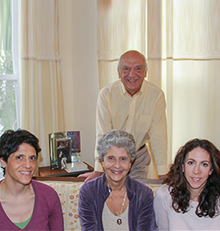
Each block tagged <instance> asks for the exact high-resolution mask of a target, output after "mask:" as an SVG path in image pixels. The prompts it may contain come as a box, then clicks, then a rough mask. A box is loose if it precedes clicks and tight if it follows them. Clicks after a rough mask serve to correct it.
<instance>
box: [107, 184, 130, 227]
mask: <svg viewBox="0 0 220 231" xmlns="http://www.w3.org/2000/svg"><path fill="white" fill-rule="evenodd" d="M108 191H109V193H110V197H111V199H112V203H113V206H114V209H115V214H116V215H117V216H119V214H118V212H117V210H116V207H115V204H114V200H113V197H112V193H111V190H110V188H109V189H108ZM126 196H127V191H126V192H125V195H124V199H123V202H122V206H121V212H120V214H121V213H122V211H123V208H124V205H125V199H126ZM117 224H118V225H121V224H122V219H121V218H118V219H117Z"/></svg>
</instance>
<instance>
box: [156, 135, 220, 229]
mask: <svg viewBox="0 0 220 231" xmlns="http://www.w3.org/2000/svg"><path fill="white" fill-rule="evenodd" d="M164 183H165V184H164V185H163V186H161V187H160V188H159V189H158V190H157V191H156V195H155V199H154V209H155V213H156V222H157V225H158V230H159V231H160V230H220V215H219V212H220V204H219V202H220V152H219V150H218V149H217V148H216V147H215V146H214V145H213V144H212V143H211V142H209V141H208V140H201V139H193V140H190V141H188V142H187V143H186V144H185V145H184V146H183V147H181V148H180V149H179V151H178V153H177V155H176V157H175V160H174V163H173V164H172V165H171V167H170V170H169V172H168V175H167V178H166V179H165V181H164Z"/></svg>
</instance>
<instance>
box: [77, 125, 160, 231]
mask: <svg viewBox="0 0 220 231" xmlns="http://www.w3.org/2000/svg"><path fill="white" fill-rule="evenodd" d="M97 150H98V153H99V158H100V160H101V161H102V164H103V167H104V170H105V172H104V174H103V175H102V176H100V177H98V178H96V179H94V180H91V181H88V182H86V183H85V184H84V185H83V186H82V187H81V189H80V194H79V217H80V221H81V227H82V230H150V231H153V230H156V223H155V214H154V209H153V192H152V190H151V189H150V188H149V187H148V186H146V185H144V184H143V183H141V182H139V181H136V180H134V179H132V178H130V177H129V176H128V172H129V170H130V167H131V163H132V161H133V159H134V158H135V154H136V148H135V141H134V138H133V136H132V135H131V134H129V133H127V132H124V131H120V130H112V131H109V132H108V133H106V134H105V135H103V137H102V138H101V139H100V140H99V141H98V146H97Z"/></svg>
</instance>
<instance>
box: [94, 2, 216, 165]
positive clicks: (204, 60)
mask: <svg viewBox="0 0 220 231" xmlns="http://www.w3.org/2000/svg"><path fill="white" fill-rule="evenodd" d="M107 3H108V4H107ZM98 4H99V7H98V13H99V14H98V46H99V50H98V55H99V56H98V57H99V77H100V88H101V87H103V86H105V85H107V84H108V83H110V82H113V81H115V80H116V79H117V78H118V76H117V71H116V69H117V62H118V58H119V56H120V54H121V53H123V52H124V51H126V50H130V49H136V50H139V51H141V52H142V53H144V54H145V55H146V57H147V60H148V80H149V81H151V82H153V83H154V84H156V85H158V86H159V87H161V88H162V89H163V90H164V92H165V95H166V100H167V120H168V166H169V164H170V163H171V162H172V160H173V158H174V156H175V154H176V152H177V150H178V149H179V147H180V146H182V145H184V143H185V142H186V141H188V140H189V139H192V138H195V137H199V138H206V139H209V140H210V141H211V142H213V143H214V144H215V145H216V146H217V147H218V148H220V140H219V139H218V137H219V136H220V120H219V119H218V115H219V112H220V104H219V103H218V99H219V98H220V92H219V91H218V89H217V88H218V86H220V85H219V84H220V78H219V73H220V42H219V41H220V1H219V0H209V1H207V0H184V1H182V0H148V1H146V0H134V1H133V0H120V1H117V0H107V1H101V0H100V1H99V3H98Z"/></svg>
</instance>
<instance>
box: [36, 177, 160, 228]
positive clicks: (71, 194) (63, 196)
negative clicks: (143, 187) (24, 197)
mask: <svg viewBox="0 0 220 231" xmlns="http://www.w3.org/2000/svg"><path fill="white" fill-rule="evenodd" d="M56 178H57V177H56ZM35 179H36V180H38V181H41V182H42V183H45V184H47V185H49V186H51V187H52V188H54V189H55V190H56V192H57V193H58V195H59V197H60V201H61V205H62V210H63V218H64V230H71V231H73V230H81V229H80V221H79V215H78V198H79V190H80V187H81V186H82V184H83V182H79V181H62V179H64V178H63V177H62V178H59V179H58V178H57V179H58V180H55V179H54V177H51V178H49V177H47V178H41V177H37V178H35ZM65 180H67V178H66V179H65ZM144 183H145V184H147V185H148V186H149V187H150V188H151V189H152V190H153V192H154V193H155V192H156V190H157V189H158V188H159V187H160V186H161V181H159V180H146V181H145V182H144Z"/></svg>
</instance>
